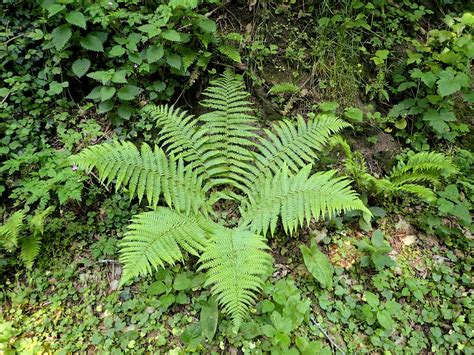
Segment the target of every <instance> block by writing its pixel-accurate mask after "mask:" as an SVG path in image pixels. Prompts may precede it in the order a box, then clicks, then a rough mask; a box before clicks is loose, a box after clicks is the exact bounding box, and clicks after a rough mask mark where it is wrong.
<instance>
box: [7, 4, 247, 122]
mask: <svg viewBox="0 0 474 355" xmlns="http://www.w3.org/2000/svg"><path fill="white" fill-rule="evenodd" d="M209 3H214V1H203V2H200V3H199V4H198V3H197V2H196V3H195V4H193V6H188V5H187V4H185V2H178V3H176V4H174V3H168V4H165V3H162V4H160V3H159V2H158V3H157V2H147V3H137V2H135V1H132V2H125V3H123V2H118V3H117V2H111V3H110V4H109V2H97V3H90V2H89V1H82V0H81V1H69V2H66V3H64V2H60V1H59V2H58V1H42V2H41V1H38V2H33V3H28V4H26V3H25V4H17V3H15V2H11V1H7V2H6V4H5V6H6V8H5V14H6V15H5V17H4V18H3V19H2V23H3V24H4V25H5V26H6V27H5V28H7V30H6V31H4V32H3V33H1V34H0V39H1V40H0V42H1V43H2V44H1V45H0V58H1V61H2V64H3V67H4V69H5V72H4V73H5V74H4V76H3V77H2V78H3V79H4V80H5V84H4V86H3V88H2V89H5V91H6V92H7V93H8V95H7V97H6V98H5V100H3V101H2V104H4V105H6V107H8V110H9V111H10V112H28V110H29V109H26V110H25V109H24V108H25V107H28V106H32V107H35V108H36V107H42V108H44V109H47V107H45V106H47V105H48V103H51V102H55V101H57V100H58V99H61V98H65V95H66V94H68V95H69V96H73V97H74V101H76V100H77V99H78V98H79V99H80V100H81V101H82V99H83V98H84V97H86V98H88V99H90V100H93V101H94V102H95V103H96V104H97V112H98V113H106V112H110V113H111V114H113V116H115V118H116V119H117V120H125V119H129V118H130V117H131V115H132V113H133V112H134V110H135V107H136V105H135V101H134V100H135V99H137V98H138V97H139V96H140V97H142V98H143V99H146V100H149V99H151V100H153V99H156V98H159V99H167V98H170V97H171V96H172V95H173V93H174V91H175V90H176V88H178V87H180V86H182V85H183V78H185V77H187V76H190V75H191V72H193V71H197V72H201V71H203V70H205V69H206V67H207V65H208V63H209V61H210V60H211V58H212V56H213V52H220V53H222V55H223V56H224V57H226V58H230V60H233V61H237V62H240V56H239V53H238V51H237V49H236V48H235V47H234V46H233V45H232V44H231V43H229V42H228V41H225V40H223V39H221V36H220V35H219V34H218V33H217V26H216V23H215V21H214V20H212V19H210V18H209V15H208V14H206V12H207V4H209ZM183 5H184V6H183ZM13 13H14V14H15V15H13ZM7 14H8V15H7ZM10 14H11V15H10ZM32 19H33V20H32ZM7 24H8V25H7ZM18 38H20V40H17V39H18ZM94 73H108V75H110V77H109V79H108V80H106V82H105V80H99V83H97V82H96V81H94V80H96V79H95V76H96V75H94ZM86 74H87V75H86ZM164 77H166V78H167V80H162V79H160V78H164ZM89 78H90V79H89ZM102 78H103V77H102ZM53 83H54V84H53ZM97 84H100V85H99V86H97ZM48 85H50V89H49V90H47V91H46V89H47V86H48ZM66 89H67V90H66ZM105 92H107V94H105ZM23 97H24V98H25V99H26V100H24V101H21V99H22V98H23ZM129 101H131V102H129ZM20 102H21V103H22V105H19V104H20ZM61 105H64V106H71V105H70V103H67V101H66V100H63V102H62V103H61Z"/></svg>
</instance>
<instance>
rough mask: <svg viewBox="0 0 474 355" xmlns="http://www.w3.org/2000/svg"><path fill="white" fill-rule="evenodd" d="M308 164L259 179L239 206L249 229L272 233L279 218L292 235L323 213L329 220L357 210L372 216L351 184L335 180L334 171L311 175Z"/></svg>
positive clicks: (284, 169) (346, 181) (338, 179)
mask: <svg viewBox="0 0 474 355" xmlns="http://www.w3.org/2000/svg"><path fill="white" fill-rule="evenodd" d="M310 172H311V165H307V166H305V167H304V168H303V169H301V170H300V171H299V172H298V173H297V174H290V173H289V171H288V168H283V169H282V170H281V171H279V172H277V173H276V174H275V175H274V176H270V177H268V178H264V179H261V180H260V181H259V183H258V184H256V185H255V189H254V190H253V191H252V192H251V193H250V194H249V198H248V200H247V201H244V204H243V207H242V217H243V221H244V223H245V224H248V225H249V227H250V229H251V230H253V231H255V232H257V233H263V234H264V235H265V234H267V232H268V230H269V229H270V232H271V233H272V235H273V233H274V232H275V229H276V227H277V222H278V221H279V219H281V222H282V225H283V228H284V230H285V232H286V233H289V234H293V233H294V232H295V231H296V230H297V229H298V228H300V227H302V226H303V225H304V222H305V221H306V223H307V224H309V222H310V221H311V219H312V218H314V219H316V220H318V219H320V218H324V216H325V214H326V213H327V214H328V217H329V218H331V217H333V216H335V215H336V214H338V213H340V212H346V211H352V210H358V211H361V212H363V213H364V214H365V216H366V218H367V219H368V220H370V216H371V213H370V212H369V210H368V209H367V208H366V207H365V206H364V204H363V203H362V201H361V200H360V199H359V198H358V196H357V194H356V193H355V192H354V190H352V189H351V187H350V186H349V184H350V181H349V180H346V179H344V178H336V177H335V174H336V172H335V171H327V172H323V173H316V174H314V175H311V176H310Z"/></svg>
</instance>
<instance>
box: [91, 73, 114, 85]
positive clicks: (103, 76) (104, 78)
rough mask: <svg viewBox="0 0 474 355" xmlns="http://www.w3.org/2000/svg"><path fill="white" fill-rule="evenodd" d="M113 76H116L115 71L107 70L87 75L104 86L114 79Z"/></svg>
mask: <svg viewBox="0 0 474 355" xmlns="http://www.w3.org/2000/svg"><path fill="white" fill-rule="evenodd" d="M113 75H114V70H113V69H111V70H107V71H105V70H99V71H95V72H92V73H89V74H87V76H88V77H89V78H91V79H94V80H97V81H100V82H101V83H102V85H105V84H107V83H108V82H109V81H110V80H111V79H112V77H113Z"/></svg>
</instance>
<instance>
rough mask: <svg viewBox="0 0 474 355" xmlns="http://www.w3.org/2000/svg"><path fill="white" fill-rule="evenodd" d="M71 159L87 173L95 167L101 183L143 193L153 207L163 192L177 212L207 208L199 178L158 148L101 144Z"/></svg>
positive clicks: (180, 161) (134, 192)
mask: <svg viewBox="0 0 474 355" xmlns="http://www.w3.org/2000/svg"><path fill="white" fill-rule="evenodd" d="M74 162H75V163H76V164H77V165H78V166H79V167H80V168H82V169H84V170H86V171H87V172H90V171H91V170H92V169H93V168H96V169H97V171H98V173H99V176H100V179H101V181H102V182H106V183H108V184H109V183H111V182H113V181H115V185H116V188H117V189H119V188H120V187H126V188H127V189H128V191H129V194H130V198H133V197H134V196H135V195H137V196H138V199H139V200H141V199H142V198H143V196H146V198H147V200H148V203H149V204H150V205H152V206H156V205H157V204H158V201H159V199H160V196H161V194H163V195H164V197H165V200H166V203H167V204H168V205H169V206H170V207H174V208H176V209H177V210H179V211H185V212H197V211H199V210H202V211H204V212H205V211H207V207H206V199H205V191H204V190H203V188H202V179H201V178H200V177H198V175H197V174H196V173H195V172H194V171H192V169H190V168H189V167H185V166H184V162H183V160H182V159H178V160H177V159H175V158H174V157H173V156H171V157H170V158H169V159H168V158H167V157H166V155H165V153H164V152H163V150H161V149H159V148H158V147H155V149H154V150H152V149H151V148H150V147H149V146H148V145H147V144H145V143H144V144H142V145H141V149H140V150H138V148H137V147H136V146H135V145H134V144H132V143H130V142H122V143H120V142H113V143H104V144H99V145H94V146H91V147H88V148H86V149H85V150H83V151H82V152H81V153H79V154H78V155H77V156H75V157H74Z"/></svg>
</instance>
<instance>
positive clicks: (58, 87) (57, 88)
mask: <svg viewBox="0 0 474 355" xmlns="http://www.w3.org/2000/svg"><path fill="white" fill-rule="evenodd" d="M68 86H69V82H67V81H65V82H62V83H58V82H57V81H53V82H51V83H49V90H48V91H47V94H48V95H58V94H60V93H62V92H63V89H64V88H67V87H68Z"/></svg>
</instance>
